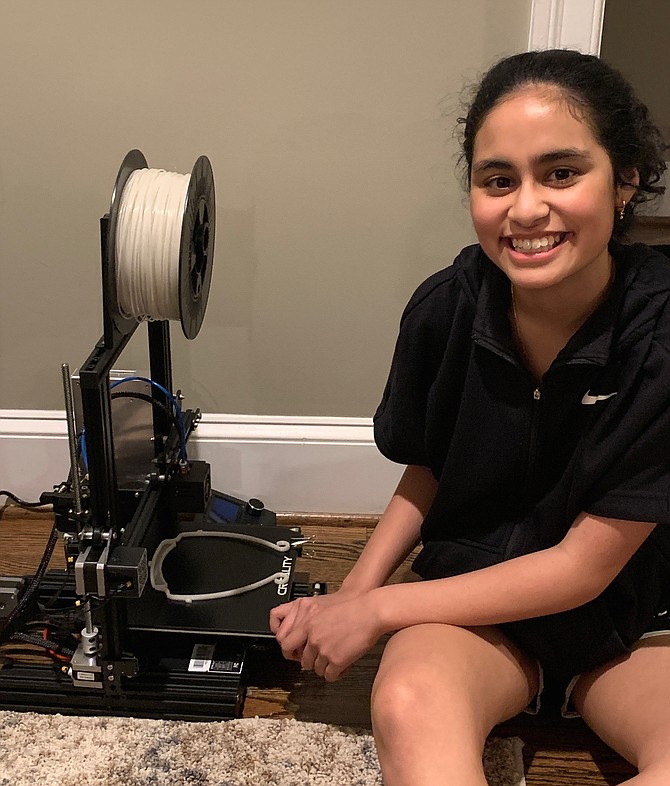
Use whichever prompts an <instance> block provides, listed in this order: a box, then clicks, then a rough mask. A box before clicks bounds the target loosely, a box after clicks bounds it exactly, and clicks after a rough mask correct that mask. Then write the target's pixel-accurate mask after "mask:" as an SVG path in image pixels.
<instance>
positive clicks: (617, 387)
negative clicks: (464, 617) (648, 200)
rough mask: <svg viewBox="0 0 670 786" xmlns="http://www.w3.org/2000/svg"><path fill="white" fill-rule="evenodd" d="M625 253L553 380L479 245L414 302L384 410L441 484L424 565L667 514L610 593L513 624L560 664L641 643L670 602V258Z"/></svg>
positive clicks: (402, 455) (449, 570)
mask: <svg viewBox="0 0 670 786" xmlns="http://www.w3.org/2000/svg"><path fill="white" fill-rule="evenodd" d="M610 250H611V253H612V255H613V258H614V260H615V265H616V272H615V278H614V281H613V284H612V286H611V288H610V291H609V293H608V295H607V297H606V299H605V300H604V301H603V303H601V305H600V306H599V307H598V308H597V309H596V311H595V312H594V313H593V314H592V315H591V316H590V317H589V319H588V320H587V321H586V323H585V324H584V325H583V326H582V327H581V328H580V330H579V331H578V332H577V333H576V334H575V335H574V336H573V337H572V338H571V339H570V341H569V342H568V344H567V345H566V346H565V347H564V349H563V350H562V351H561V352H560V353H559V355H558V356H557V357H556V359H555V361H554V362H553V364H552V365H551V367H550V368H549V370H548V371H547V372H546V373H545V375H544V377H543V378H542V381H541V383H540V384H538V383H537V382H536V381H535V380H534V379H533V378H532V376H531V375H530V373H529V372H528V371H527V370H526V368H525V366H524V365H523V363H522V362H521V360H520V359H519V356H518V353H517V351H516V349H515V346H514V341H513V337H512V335H511V330H510V325H509V319H508V312H509V306H510V285H509V280H508V279H507V278H506V276H505V275H504V274H503V273H502V272H501V271H500V270H499V269H498V268H496V267H495V266H494V265H493V263H492V262H490V261H489V260H488V258H487V257H486V256H485V255H484V253H483V251H482V250H481V248H480V247H479V246H469V247H468V248H465V249H464V250H463V251H462V252H461V254H460V255H459V256H458V257H457V259H456V260H455V262H454V264H453V265H452V266H450V267H448V268H446V269H445V270H442V271H440V272H438V273H436V274H434V275H433V276H431V277H430V278H429V279H428V280H427V281H425V282H424V283H423V284H421V286H420V287H419V288H418V289H417V291H416V292H415V293H414V295H413V296H412V298H411V300H410V301H409V304H408V305H407V307H406V309H405V311H404V313H403V316H402V320H401V325H400V333H399V337H398V341H397V344H396V349H395V354H394V357H393V362H392V366H391V371H390V375H389V379H388V382H387V385H386V388H385V391H384V395H383V399H382V402H381V404H380V406H379V409H378V410H377V413H376V414H375V419H374V421H375V439H376V441H377V445H378V447H379V449H380V450H381V452H382V453H383V454H384V455H385V456H387V457H388V458H390V459H391V460H393V461H397V462H400V463H403V464H419V465H422V466H427V467H429V468H430V469H431V470H432V472H433V474H434V475H435V477H436V478H437V479H438V481H439V485H438V491H437V494H436V497H435V500H434V502H433V505H432V506H431V508H430V510H429V512H428V514H427V515H426V518H425V520H424V522H423V526H422V530H421V535H422V542H423V549H422V551H421V553H420V554H419V556H418V557H417V559H416V560H415V563H414V570H415V571H416V572H417V573H418V574H419V575H420V576H422V577H423V578H426V579H434V578H442V577H445V576H453V575H457V574H459V573H464V572H468V571H472V570H475V569H478V568H482V567H486V566H488V565H492V564H495V563H497V562H500V561H503V560H507V559H511V558H513V557H516V556H520V555H522V554H527V553H530V552H534V551H538V550H540V549H544V548H547V547H550V546H552V545H555V544H556V543H558V542H559V541H561V540H562V538H563V537H564V536H565V534H566V532H567V530H568V529H569V527H570V526H571V524H572V523H573V522H574V520H575V518H576V517H577V515H578V514H579V513H580V512H582V511H585V512H587V513H592V514H594V515H600V516H606V517H610V518H617V519H627V520H633V521H650V522H656V523H657V526H656V528H655V529H654V531H653V532H652V534H651V536H650V537H649V538H648V539H647V540H646V541H645V543H644V544H643V545H642V546H641V547H640V549H639V550H638V551H637V552H636V554H635V555H634V556H633V557H632V559H631V560H630V561H629V563H628V564H627V565H626V566H625V567H624V569H623V570H622V571H621V573H620V574H619V576H618V577H617V578H616V579H615V580H614V581H613V582H612V583H611V584H610V586H609V587H608V588H607V589H606V590H605V591H604V592H603V593H602V594H601V595H600V596H599V597H598V598H596V599H595V600H594V601H591V602H590V603H587V604H585V605H584V606H581V607H579V608H577V609H573V610H571V611H567V612H562V613H559V614H553V615H548V616H544V617H538V618H534V619H531V620H523V621H519V622H514V623H508V624H505V625H503V626H502V627H503V629H504V630H505V631H506V632H507V633H508V635H509V636H510V637H511V638H512V639H513V640H514V641H516V642H517V643H518V644H519V645H520V646H521V647H522V648H524V649H525V650H526V651H527V652H529V653H531V654H533V655H534V656H535V657H537V658H538V659H539V660H540V661H541V662H542V663H543V665H544V666H545V668H546V669H547V670H549V671H551V672H554V673H557V674H559V675H571V674H577V673H581V672H584V671H587V670H589V669H591V668H594V667H595V666H597V665H599V664H601V663H604V662H606V661H608V660H610V659H611V658H614V657H616V656H618V655H622V654H624V653H626V652H628V651H629V648H630V646H631V645H632V644H633V643H634V642H635V641H636V640H637V639H638V638H639V637H640V636H641V635H642V633H644V632H645V631H646V630H648V629H649V627H650V625H651V624H652V622H653V619H654V617H655V615H656V614H657V613H659V612H661V611H663V610H665V609H666V608H667V604H668V601H669V600H670V597H669V596H670V261H669V260H668V259H667V258H666V257H665V256H664V255H663V254H661V253H659V252H658V251H656V250H653V249H651V248H649V247H647V246H643V245H635V246H621V245H619V244H616V243H612V244H611V247H610Z"/></svg>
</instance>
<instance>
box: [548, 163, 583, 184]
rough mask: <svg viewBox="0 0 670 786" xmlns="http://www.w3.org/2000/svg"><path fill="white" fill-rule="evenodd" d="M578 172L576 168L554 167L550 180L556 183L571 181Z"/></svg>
mask: <svg viewBox="0 0 670 786" xmlns="http://www.w3.org/2000/svg"><path fill="white" fill-rule="evenodd" d="M576 174H577V173H576V172H575V170H574V169H568V168H567V167H561V168H560V169H554V171H553V172H552V173H551V174H550V175H549V180H553V181H554V182H555V183H560V184H561V185H562V184H564V183H569V182H570V181H571V180H572V179H573V178H574V177H575V175H576Z"/></svg>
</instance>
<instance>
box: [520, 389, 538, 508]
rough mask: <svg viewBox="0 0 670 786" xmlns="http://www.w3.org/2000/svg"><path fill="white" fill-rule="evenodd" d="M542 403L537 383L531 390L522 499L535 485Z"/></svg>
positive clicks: (528, 495)
mask: <svg viewBox="0 0 670 786" xmlns="http://www.w3.org/2000/svg"><path fill="white" fill-rule="evenodd" d="M541 405H542V389H541V387H540V386H539V385H538V386H537V387H536V388H535V389H534V390H533V404H532V407H531V414H530V437H529V440H528V458H527V460H526V477H525V478H524V484H523V489H524V493H523V497H524V500H526V501H527V500H529V499H530V495H531V491H532V489H533V488H534V486H535V476H536V470H537V462H536V460H535V459H536V455H537V453H538V447H539V439H538V434H539V430H540V428H539V426H540V407H541Z"/></svg>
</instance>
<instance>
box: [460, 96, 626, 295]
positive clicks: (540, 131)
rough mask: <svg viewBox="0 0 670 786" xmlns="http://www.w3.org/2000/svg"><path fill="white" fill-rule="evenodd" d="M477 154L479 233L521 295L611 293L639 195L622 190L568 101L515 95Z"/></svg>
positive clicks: (473, 199) (474, 182)
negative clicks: (630, 209) (622, 236)
mask: <svg viewBox="0 0 670 786" xmlns="http://www.w3.org/2000/svg"><path fill="white" fill-rule="evenodd" d="M473 152H474V154H473V162H472V174H471V188H470V210H471V213H472V220H473V223H474V227H475V231H476V232H477V236H478V238H479V242H480V244H481V246H482V248H483V249H484V251H485V253H486V254H487V256H488V257H489V258H490V259H491V260H492V261H493V262H494V263H495V264H496V265H497V266H498V267H499V268H501V270H503V271H504V272H505V273H506V274H507V276H508V277H509V278H510V280H511V282H512V283H513V284H514V286H515V287H519V288H527V289H547V288H551V287H555V286H557V285H559V284H567V283H568V282H571V284H574V285H575V286H578V287H580V288H581V287H584V286H586V287H587V288H589V287H591V286H596V287H597V286H601V287H602V286H603V285H604V282H606V281H607V280H608V278H609V271H610V260H609V254H608V250H607V244H608V242H609V240H610V236H611V234H612V223H613V217H614V210H615V207H620V206H621V204H622V200H623V199H626V200H628V199H629V198H630V196H631V194H632V192H633V189H631V187H621V188H615V185H614V171H613V169H612V163H611V161H610V159H609V156H608V154H607V152H606V151H605V149H604V148H603V147H602V146H601V145H600V143H599V142H598V141H597V140H596V138H595V137H594V136H593V133H592V131H591V129H590V128H589V127H588V125H587V124H586V123H585V122H583V121H581V120H578V119H577V117H576V116H575V114H574V113H572V112H571V111H570V108H569V107H568V104H567V102H566V101H565V100H562V98H561V97H560V94H559V93H558V92H556V91H555V90H552V88H551V87H532V86H529V87H526V88H524V89H522V90H520V91H518V92H516V93H513V94H512V95H511V96H509V97H508V98H506V99H504V100H503V102H502V103H501V104H499V105H498V106H496V107H495V108H494V109H492V110H491V112H490V113H489V114H488V116H487V117H486V119H485V120H484V122H483V124H482V126H481V128H480V129H479V131H478V133H477V136H476V137H475V144H474V151H473ZM560 289H561V290H562V291H563V290H564V287H560Z"/></svg>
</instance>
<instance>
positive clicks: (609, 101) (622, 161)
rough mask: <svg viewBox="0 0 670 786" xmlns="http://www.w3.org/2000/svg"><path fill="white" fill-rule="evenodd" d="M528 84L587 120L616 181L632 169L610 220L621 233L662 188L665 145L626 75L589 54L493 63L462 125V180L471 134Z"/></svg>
mask: <svg viewBox="0 0 670 786" xmlns="http://www.w3.org/2000/svg"><path fill="white" fill-rule="evenodd" d="M528 85H547V86H551V87H554V88H556V89H558V90H559V91H560V93H561V94H562V96H563V97H564V98H565V99H566V100H567V102H568V105H569V106H570V107H571V109H572V110H573V111H574V112H576V113H577V116H578V117H579V118H580V119H583V120H584V121H585V122H586V123H588V125H589V127H590V128H591V131H592V132H593V135H594V136H595V138H596V139H597V140H598V142H599V143H600V144H601V145H602V146H603V147H604V148H605V150H606V151H607V153H608V155H609V158H610V161H611V162H612V168H613V169H614V176H615V181H616V183H617V185H620V184H625V183H627V182H628V180H627V178H626V173H630V172H631V171H632V170H634V169H636V170H637V171H638V172H639V177H640V183H639V185H638V186H637V190H636V191H635V194H634V196H633V197H632V198H631V200H630V203H629V204H630V208H629V209H628V210H626V212H625V215H624V219H623V220H618V216H617V220H616V221H614V228H613V233H612V234H613V236H615V237H621V236H623V235H624V234H625V232H626V230H627V229H628V227H629V226H630V223H631V221H632V218H633V211H634V209H635V206H636V205H637V204H639V203H641V202H646V201H649V200H650V199H653V198H654V197H656V196H657V195H658V194H662V193H663V192H664V191H665V188H664V186H661V185H659V184H658V183H659V180H660V179H661V177H662V176H663V173H664V172H665V169H666V166H667V165H666V163H665V152H666V150H667V149H668V147H667V146H666V144H665V143H664V141H663V138H662V136H661V133H660V131H659V130H658V128H657V127H656V126H655V125H654V123H653V122H652V120H651V118H650V117H649V110H648V109H647V107H646V106H645V105H644V104H643V103H642V102H641V101H640V100H639V99H638V98H637V96H636V95H635V93H634V91H633V88H632V87H631V86H630V84H629V83H628V81H627V80H626V78H625V77H624V76H623V75H622V74H621V73H620V72H619V71H617V70H616V69H614V68H612V67H611V66H609V65H607V63H605V62H604V61H603V60H601V59H600V58H598V57H595V56H594V55H585V54H582V53H581V52H576V51H573V50H569V49H549V50H543V51H537V52H523V53H521V54H516V55H512V56H511V57H506V58H504V59H503V60H501V61H499V62H498V63H496V64H495V65H494V66H493V67H492V68H491V69H490V70H489V71H488V72H487V73H486V74H485V75H484V77H483V78H482V80H481V82H480V83H479V86H478V87H477V89H476V92H475V96H474V99H473V100H472V102H471V104H470V108H469V111H468V112H467V115H466V116H465V117H461V118H459V120H458V122H459V123H460V124H462V127H463V128H462V140H461V143H462V151H463V152H462V160H464V162H465V164H466V171H465V173H464V180H465V184H466V188H469V183H470V174H471V168H472V156H473V150H474V144H475V137H476V135H477V132H478V131H479V129H480V128H481V126H482V123H483V122H484V120H485V119H486V117H487V115H488V114H489V112H490V111H491V110H492V109H494V108H495V107H496V106H497V105H498V104H499V103H500V102H501V101H503V100H504V98H505V97H507V96H509V95H510V94H511V93H513V92H515V91H516V90H518V89H520V88H523V87H527V86H528Z"/></svg>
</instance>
